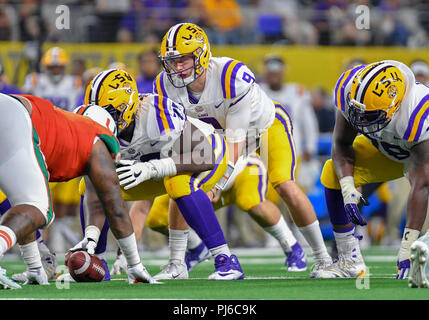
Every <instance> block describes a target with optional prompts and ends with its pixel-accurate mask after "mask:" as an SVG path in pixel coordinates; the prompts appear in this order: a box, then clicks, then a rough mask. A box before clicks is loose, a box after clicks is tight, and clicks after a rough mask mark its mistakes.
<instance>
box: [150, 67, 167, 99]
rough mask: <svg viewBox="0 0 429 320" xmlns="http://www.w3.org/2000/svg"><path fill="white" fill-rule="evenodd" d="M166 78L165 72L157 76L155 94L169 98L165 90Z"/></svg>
mask: <svg viewBox="0 0 429 320" xmlns="http://www.w3.org/2000/svg"><path fill="white" fill-rule="evenodd" d="M164 76H165V71H162V72H161V73H160V74H158V75H157V76H156V78H155V81H154V83H153V93H156V94H158V95H160V96H164V97H167V91H166V90H165V86H164Z"/></svg>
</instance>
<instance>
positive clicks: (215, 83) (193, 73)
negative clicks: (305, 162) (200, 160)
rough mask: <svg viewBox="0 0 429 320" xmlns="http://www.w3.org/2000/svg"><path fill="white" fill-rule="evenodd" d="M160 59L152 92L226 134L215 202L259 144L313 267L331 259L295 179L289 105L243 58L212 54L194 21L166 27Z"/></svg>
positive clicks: (271, 176)
mask: <svg viewBox="0 0 429 320" xmlns="http://www.w3.org/2000/svg"><path fill="white" fill-rule="evenodd" d="M160 60H161V62H162V65H163V68H164V71H163V72H161V73H160V74H159V75H158V76H157V77H156V79H155V82H154V92H155V93H157V94H159V95H162V96H167V97H169V98H171V99H172V100H174V101H177V102H178V103H180V104H182V105H183V106H184V107H185V109H186V113H187V114H188V115H189V116H192V117H195V118H198V119H200V120H202V121H205V122H208V123H211V124H212V125H213V126H214V127H215V128H216V129H219V130H222V131H223V133H224V134H225V137H226V141H227V143H228V146H229V150H230V157H229V163H228V168H227V170H226V172H225V175H224V177H223V178H222V179H221V180H220V181H219V182H218V183H217V184H216V186H215V188H213V189H212V190H211V193H212V195H213V202H217V201H218V200H219V199H220V197H221V192H222V191H223V189H224V186H225V185H226V183H227V181H228V179H229V177H230V176H231V175H232V173H233V171H234V167H235V165H236V163H237V161H238V159H239V158H240V157H246V156H247V155H248V154H250V153H252V152H253V151H255V150H256V149H258V148H259V147H260V150H261V156H262V158H264V157H266V158H267V159H264V160H266V162H267V164H268V168H267V169H268V177H269V179H270V181H271V184H272V185H273V187H274V188H275V190H276V191H277V192H278V194H279V195H280V197H281V198H282V199H283V200H284V201H285V203H286V204H287V206H288V207H289V210H290V212H291V215H292V217H293V219H294V221H295V223H296V224H297V226H298V227H299V230H300V231H301V232H302V234H303V235H304V237H305V239H306V240H307V242H308V243H309V244H310V246H311V248H312V250H313V253H314V255H315V266H314V270H317V269H319V268H323V267H324V266H326V265H329V264H331V262H332V259H331V257H330V256H329V254H328V253H327V250H326V246H325V244H324V241H323V237H322V234H321V231H320V228H319V223H318V220H317V218H316V215H315V212H314V209H313V207H312V205H311V202H310V201H309V199H308V198H307V196H306V195H305V193H304V192H303V191H302V190H301V189H300V188H299V187H298V185H297V184H296V182H295V181H294V179H295V170H296V164H297V162H296V160H297V159H296V152H295V146H294V141H293V136H292V122H291V119H290V117H289V115H288V113H287V111H286V110H285V108H284V107H283V106H281V105H280V104H278V103H275V102H273V101H272V100H271V99H269V98H268V96H267V95H266V93H265V92H264V91H263V90H262V89H261V88H260V86H259V85H258V84H257V83H256V82H255V76H254V74H253V73H252V71H250V69H249V68H248V67H247V66H246V65H245V64H244V63H242V62H240V61H238V60H235V59H231V58H227V57H213V56H212V55H211V52H210V44H209V41H208V38H207V35H206V33H205V32H204V30H203V29H201V28H200V27H199V26H197V25H195V24H192V23H179V24H176V25H174V26H173V27H171V28H170V29H169V30H168V31H167V33H166V34H165V36H164V38H163V40H162V43H161V49H160ZM261 141H263V143H261ZM265 151H266V152H265Z"/></svg>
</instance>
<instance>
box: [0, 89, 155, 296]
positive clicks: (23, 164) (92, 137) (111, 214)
mask: <svg viewBox="0 0 429 320" xmlns="http://www.w3.org/2000/svg"><path fill="white" fill-rule="evenodd" d="M99 109H100V111H101V112H105V111H104V110H102V109H101V108H99ZM0 112H1V114H2V117H1V119H0V133H1V135H2V139H1V146H2V148H3V150H8V152H3V153H1V154H0V163H1V164H0V188H1V189H2V190H3V191H4V193H5V194H6V196H7V197H8V199H9V201H10V204H11V209H9V210H8V211H7V212H6V213H5V214H4V216H3V217H2V220H1V223H0V255H3V254H4V253H5V252H6V251H7V250H8V249H10V248H11V247H12V246H14V245H15V243H16V242H18V243H19V244H20V249H21V254H22V257H23V260H24V262H25V264H26V265H27V281H26V284H49V283H48V279H47V275H46V272H45V271H44V269H43V267H42V263H41V259H40V253H39V250H38V247H37V242H36V241H35V239H36V236H35V233H36V230H37V229H39V228H43V227H47V226H49V224H50V223H51V222H52V221H53V219H54V213H53V211H52V205H51V199H50V192H49V185H48V182H59V181H67V180H70V179H72V178H75V177H78V176H83V175H86V179H87V181H88V182H91V183H92V185H93V187H94V188H95V190H97V193H98V194H99V195H100V201H101V206H102V210H103V211H104V214H105V215H106V217H107V219H108V221H109V223H110V225H111V227H112V232H113V233H114V235H115V237H116V239H117V240H118V243H119V246H120V247H121V249H122V250H125V251H126V252H127V254H126V257H127V259H128V263H129V265H131V266H132V268H131V272H130V273H129V279H130V282H135V281H143V282H152V279H151V277H150V276H148V274H147V272H146V269H145V268H144V267H143V265H142V263H141V261H140V257H139V256H138V252H137V245H136V242H135V239H134V232H133V229H132V225H131V221H130V218H129V216H128V212H127V210H126V206H125V203H124V201H123V199H122V197H121V191H120V187H119V180H118V177H117V175H116V171H115V166H114V161H113V158H116V156H117V155H119V143H118V141H117V139H116V138H115V137H114V135H113V133H112V132H111V131H110V130H108V129H107V128H105V127H104V126H101V125H99V124H98V123H96V122H95V121H92V120H91V119H88V118H85V117H82V116H79V115H76V114H73V113H71V112H67V111H64V110H61V109H59V108H55V107H54V106H53V105H52V103H51V102H49V101H47V100H44V99H41V98H38V97H35V96H20V95H17V96H7V95H4V94H0ZM11 124H13V125H11ZM64 128H67V129H68V130H64ZM125 251H124V252H125ZM0 284H1V285H3V287H8V288H14V289H19V288H21V287H20V286H19V285H18V284H16V283H15V282H13V281H11V280H10V279H9V278H8V277H7V276H6V274H5V272H3V271H2V272H0Z"/></svg>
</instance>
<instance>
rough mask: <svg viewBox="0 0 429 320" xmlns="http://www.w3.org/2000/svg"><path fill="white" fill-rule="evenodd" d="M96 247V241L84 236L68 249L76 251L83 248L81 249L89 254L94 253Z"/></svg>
mask: <svg viewBox="0 0 429 320" xmlns="http://www.w3.org/2000/svg"><path fill="white" fill-rule="evenodd" d="M96 247H97V242H96V241H95V240H94V239H91V238H87V237H85V238H83V240H82V241H81V242H79V243H78V244H77V245H75V246H74V247H73V248H71V249H69V251H70V252H76V251H80V250H83V251H86V252H88V253H89V254H94V253H95V248H96Z"/></svg>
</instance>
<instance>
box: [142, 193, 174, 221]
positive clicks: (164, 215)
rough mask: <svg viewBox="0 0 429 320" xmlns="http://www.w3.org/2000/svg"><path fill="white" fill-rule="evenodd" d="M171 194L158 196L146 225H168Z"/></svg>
mask: <svg viewBox="0 0 429 320" xmlns="http://www.w3.org/2000/svg"><path fill="white" fill-rule="evenodd" d="M169 203H170V196H169V195H168V194H164V195H162V196H159V197H156V198H155V200H154V201H153V204H152V208H151V209H150V211H149V215H148V217H147V219H146V223H145V225H146V226H148V227H149V228H151V229H159V228H165V227H168V207H169Z"/></svg>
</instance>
